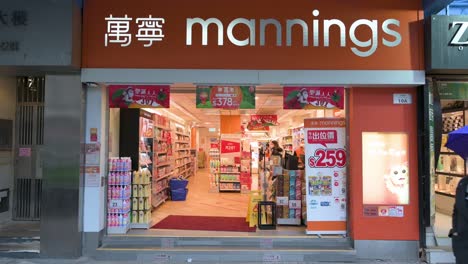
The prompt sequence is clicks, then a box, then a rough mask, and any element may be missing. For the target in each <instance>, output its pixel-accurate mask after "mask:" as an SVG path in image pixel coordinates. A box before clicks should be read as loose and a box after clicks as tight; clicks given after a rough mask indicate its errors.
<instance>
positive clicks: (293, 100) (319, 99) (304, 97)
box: [283, 86, 345, 109]
mask: <svg viewBox="0 0 468 264" xmlns="http://www.w3.org/2000/svg"><path fill="white" fill-rule="evenodd" d="M344 93H345V91H344V87H299V86H295V87H284V88H283V109H344Z"/></svg>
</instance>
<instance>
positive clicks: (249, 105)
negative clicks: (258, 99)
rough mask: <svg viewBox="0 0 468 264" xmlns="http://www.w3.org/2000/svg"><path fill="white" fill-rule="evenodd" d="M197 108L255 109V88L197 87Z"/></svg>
mask: <svg viewBox="0 0 468 264" xmlns="http://www.w3.org/2000/svg"><path fill="white" fill-rule="evenodd" d="M196 99H197V108H223V109H255V86H197V97H196Z"/></svg>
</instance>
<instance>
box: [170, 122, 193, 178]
mask: <svg viewBox="0 0 468 264" xmlns="http://www.w3.org/2000/svg"><path fill="white" fill-rule="evenodd" d="M186 130H187V129H186V128H185V127H183V126H180V125H176V128H175V131H174V133H173V134H174V153H175V154H174V176H175V177H179V176H181V177H182V178H184V179H187V178H189V177H190V176H192V175H193V170H192V167H193V165H194V160H193V159H192V157H191V154H190V151H191V149H190V135H189V133H188V132H186Z"/></svg>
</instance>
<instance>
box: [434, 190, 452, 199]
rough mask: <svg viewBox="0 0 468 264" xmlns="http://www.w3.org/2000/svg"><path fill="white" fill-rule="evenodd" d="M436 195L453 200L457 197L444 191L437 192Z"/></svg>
mask: <svg viewBox="0 0 468 264" xmlns="http://www.w3.org/2000/svg"><path fill="white" fill-rule="evenodd" d="M435 193H436V194H440V195H444V196H448V197H452V198H455V195H454V194H451V193H449V192H443V191H435Z"/></svg>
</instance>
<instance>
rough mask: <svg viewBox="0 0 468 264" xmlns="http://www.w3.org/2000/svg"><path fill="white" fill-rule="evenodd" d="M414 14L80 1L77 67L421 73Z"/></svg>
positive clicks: (211, 0) (332, 7) (405, 7)
mask: <svg viewBox="0 0 468 264" xmlns="http://www.w3.org/2000/svg"><path fill="white" fill-rule="evenodd" d="M422 19H423V16H422V3H421V1H419V0H398V1H395V0H379V1H372V0H353V1H346V0H315V1H308V0H295V1H294V3H291V2H288V1H277V2H274V3H272V2H271V1H268V0H256V1H249V0H238V1H224V2H220V1H216V0H197V1H189V0H182V1H161V0H134V1H133V2H132V5H129V4H128V1H126V0H112V1H111V0H100V1H88V2H87V3H86V5H85V7H84V28H83V38H84V41H83V68H136V69H247V70H253V69H256V70H260V69H265V70H284V69H289V70H423V54H422V52H423V51H422V50H423V49H422V48H423V45H424V40H423V24H422ZM122 58H125V59H122Z"/></svg>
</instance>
